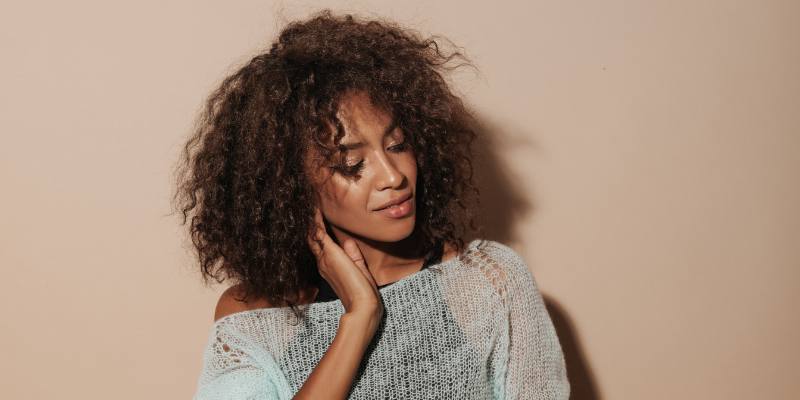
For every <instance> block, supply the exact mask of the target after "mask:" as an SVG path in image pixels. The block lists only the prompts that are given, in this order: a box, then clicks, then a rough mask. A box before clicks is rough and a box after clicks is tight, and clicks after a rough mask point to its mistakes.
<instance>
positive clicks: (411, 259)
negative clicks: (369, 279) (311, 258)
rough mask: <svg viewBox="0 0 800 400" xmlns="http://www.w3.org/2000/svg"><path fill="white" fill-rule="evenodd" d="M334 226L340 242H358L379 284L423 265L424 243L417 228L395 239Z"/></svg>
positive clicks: (399, 277) (393, 279)
mask: <svg viewBox="0 0 800 400" xmlns="http://www.w3.org/2000/svg"><path fill="white" fill-rule="evenodd" d="M331 230H332V231H333V233H334V235H335V237H336V241H337V242H338V243H344V240H345V239H352V240H353V241H355V242H356V244H357V245H358V248H359V249H361V254H362V255H363V256H364V261H365V262H366V263H367V269H368V270H369V272H370V273H371V274H372V276H373V278H375V282H376V284H377V285H384V284H386V283H391V282H395V281H397V280H398V279H401V278H402V277H403V276H406V275H408V274H409V273H411V272H413V271H416V270H419V269H420V268H422V264H423V262H424V255H423V254H420V249H421V245H420V239H419V234H418V233H417V230H416V229H415V230H414V232H413V233H412V234H411V235H409V236H408V237H406V238H404V239H402V240H399V241H396V242H381V241H376V240H372V239H369V238H364V237H362V236H358V235H354V234H352V233H350V232H346V231H343V230H341V229H338V228H337V227H333V226H332V227H331Z"/></svg>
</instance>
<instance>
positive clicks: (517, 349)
mask: <svg viewBox="0 0 800 400" xmlns="http://www.w3.org/2000/svg"><path fill="white" fill-rule="evenodd" d="M379 292H380V294H381V298H382V299H383V304H384V318H383V320H382V321H381V325H380V326H379V328H378V330H377V332H376V333H375V336H374V337H373V340H372V342H371V343H370V345H369V347H368V348H367V351H366V353H365V355H364V357H363V359H362V362H361V365H360V367H359V370H358V372H357V373H356V377H355V379H354V381H353V385H352V389H351V391H350V396H349V397H348V398H349V399H403V400H408V399H541V400H556V399H559V400H562V399H563V400H566V399H568V398H569V392H570V385H569V381H568V380H567V371H566V366H565V363H564V355H563V353H562V350H561V346H560V344H559V340H558V336H557V335H556V331H555V329H554V327H553V323H552V321H551V319H550V316H549V314H548V312H547V309H546V308H545V306H544V303H543V301H542V296H541V293H540V292H539V289H538V287H537V284H536V282H535V280H534V278H533V275H532V274H531V272H530V270H529V269H528V267H527V265H526V263H525V262H524V260H523V259H522V257H520V255H519V254H517V253H516V252H515V251H514V250H512V249H511V248H510V247H508V246H506V245H504V244H502V243H499V242H496V241H492V240H480V239H476V240H473V241H471V242H470V243H469V244H468V246H467V248H466V249H465V251H464V252H462V253H461V254H460V255H459V256H457V257H453V258H451V259H449V260H445V261H441V262H439V263H436V264H432V265H430V266H429V267H428V268H426V269H423V270H420V271H418V272H415V273H413V274H411V275H408V276H406V277H404V278H403V279H401V280H399V281H397V282H395V283H393V284H391V285H389V286H386V287H383V288H381V289H379ZM303 307H305V308H306V311H307V318H306V319H305V320H303V321H298V320H297V318H296V317H295V316H294V314H293V313H292V312H291V309H290V308H289V307H274V308H261V309H254V310H248V311H241V312H236V313H233V314H230V315H227V316H225V317H222V318H220V319H219V320H217V321H215V322H214V324H213V326H212V328H211V332H210V334H209V338H208V342H207V346H206V348H205V352H204V355H203V368H202V372H201V374H200V377H199V379H198V383H197V389H196V392H195V395H194V400H210V399H228V400H231V399H242V400H243V399H251V400H256V399H261V400H264V399H291V398H292V396H293V395H294V394H295V393H296V392H297V391H299V390H300V388H301V387H302V385H303V383H304V382H305V381H306V379H307V378H308V376H309V375H310V374H311V372H312V370H313V369H314V367H315V366H316V365H317V364H318V363H319V361H320V359H321V358H322V356H323V355H324V354H325V351H326V350H327V349H328V347H329V346H330V345H331V343H332V342H333V339H334V337H335V335H336V331H337V328H338V326H339V318H340V317H341V316H342V314H343V313H344V307H343V306H342V302H341V301H340V300H338V299H337V300H333V301H326V302H317V303H310V304H307V305H304V306H303Z"/></svg>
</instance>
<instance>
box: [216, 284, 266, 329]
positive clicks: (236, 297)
mask: <svg viewBox="0 0 800 400" xmlns="http://www.w3.org/2000/svg"><path fill="white" fill-rule="evenodd" d="M267 307H272V305H271V304H270V303H269V301H267V300H266V299H251V300H247V301H245V299H244V289H243V288H242V286H241V285H233V286H231V287H229V288H227V289H225V291H224V292H222V295H220V296H219V300H218V301H217V307H216V309H215V310H214V321H217V320H219V319H220V318H223V317H225V316H228V315H231V314H233V313H237V312H240V311H249V310H253V309H256V308H267Z"/></svg>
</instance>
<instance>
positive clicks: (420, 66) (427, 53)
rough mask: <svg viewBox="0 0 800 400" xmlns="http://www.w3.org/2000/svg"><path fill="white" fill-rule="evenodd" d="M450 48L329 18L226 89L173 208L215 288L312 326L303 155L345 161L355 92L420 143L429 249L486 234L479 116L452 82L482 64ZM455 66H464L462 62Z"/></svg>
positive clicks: (208, 111)
mask: <svg viewBox="0 0 800 400" xmlns="http://www.w3.org/2000/svg"><path fill="white" fill-rule="evenodd" d="M437 38H440V37H439V36H433V37H430V38H422V37H420V36H419V34H417V33H415V32H414V31H411V30H408V29H404V28H401V27H400V26H398V25H397V24H396V23H393V22H389V21H385V20H375V19H373V20H363V19H361V18H360V17H355V16H353V15H351V14H347V15H343V16H337V15H334V14H333V13H332V12H331V11H330V10H328V9H325V10H322V11H320V12H317V13H315V14H313V15H312V16H311V17H309V18H308V19H306V20H304V21H295V22H291V23H289V24H288V25H287V26H286V27H285V28H284V29H283V31H282V32H281V33H280V35H279V37H278V39H277V41H275V42H274V43H273V44H272V45H271V47H270V48H269V51H265V52H262V53H261V54H258V55H256V56H255V57H253V58H252V59H251V60H250V61H249V62H247V63H245V65H244V66H242V67H241V68H240V69H238V70H237V71H236V72H235V73H233V74H232V75H230V76H228V77H227V78H225V79H224V80H223V81H222V83H221V85H220V86H219V87H218V88H217V89H216V90H215V91H214V92H213V93H212V94H211V95H210V96H209V98H208V99H207V100H206V101H205V104H204V108H203V109H202V112H201V113H200V116H199V117H198V119H197V121H196V124H195V128H194V132H193V135H192V137H191V138H190V139H189V141H188V142H187V143H186V145H185V147H184V148H183V157H182V158H181V160H180V161H181V162H180V163H179V166H178V167H179V168H178V170H177V171H176V174H177V180H178V186H177V191H176V193H175V196H174V199H173V200H174V202H175V206H176V208H177V210H178V211H179V212H181V213H182V215H183V222H182V224H183V225H185V224H186V222H187V219H188V218H189V215H190V214H192V216H191V225H190V229H189V231H190V235H191V238H192V243H193V244H194V246H195V248H196V250H197V253H198V255H199V261H200V266H201V270H202V276H203V279H204V281H205V283H206V284H208V282H209V278H213V279H215V280H216V281H217V282H218V283H222V282H223V281H224V280H226V279H229V280H233V281H234V282H235V283H237V284H238V285H239V286H240V287H241V288H242V289H243V292H244V296H245V298H251V297H255V298H262V299H267V300H268V301H269V302H270V304H281V303H283V302H284V301H286V302H287V303H288V304H290V306H291V308H292V310H293V311H295V314H296V315H298V316H299V314H298V308H297V304H296V303H295V302H294V301H295V299H296V296H297V294H298V293H299V292H300V290H301V289H303V288H307V287H309V285H311V284H313V283H314V282H319V279H320V275H319V271H318V269H317V266H316V261H315V259H314V256H313V254H312V253H311V250H310V249H309V247H308V242H307V239H306V238H307V235H308V232H310V231H311V229H312V227H313V226H314V225H313V224H314V220H313V217H314V216H313V206H314V205H316V198H315V196H314V195H313V193H314V190H315V188H314V187H313V185H312V182H311V181H310V178H309V176H308V174H307V171H308V170H307V169H306V168H307V166H306V165H305V164H304V157H305V156H306V155H307V154H308V149H310V148H311V146H315V147H314V148H315V149H317V150H319V154H322V155H323V159H326V160H330V159H333V158H334V157H335V156H336V155H337V154H340V149H339V147H338V145H339V140H340V139H341V137H342V136H343V131H342V128H341V123H340V122H339V121H338V120H337V117H336V110H337V105H338V102H339V100H340V99H341V98H342V95H343V94H345V93H346V92H347V91H350V90H354V89H355V90H363V91H364V92H366V93H367V94H368V95H369V96H370V98H371V99H372V101H373V102H374V103H375V104H379V105H381V106H383V107H385V109H386V110H389V111H390V112H391V113H393V116H394V117H395V118H396V119H397V121H398V125H399V126H400V128H401V129H402V130H403V132H406V134H407V135H408V136H407V137H408V140H409V141H410V143H411V146H412V149H413V151H414V153H415V157H416V160H417V165H418V170H419V173H418V178H417V179H418V180H417V187H418V188H419V189H420V190H418V191H417V198H416V204H417V205H418V208H417V214H416V218H417V220H416V225H415V230H417V229H418V232H419V233H420V237H421V238H422V239H421V241H422V243H421V247H422V248H421V253H422V254H431V252H433V251H434V248H435V245H436V244H437V243H443V242H448V243H452V244H454V246H455V247H456V249H457V250H458V251H459V252H461V251H462V250H463V248H464V246H465V244H464V239H463V235H464V234H465V229H466V228H465V223H466V222H467V221H469V226H470V227H471V228H473V229H474V220H473V217H474V215H473V211H472V210H471V208H470V207H469V206H468V205H467V204H468V201H467V200H468V199H471V198H472V197H470V196H471V195H472V194H474V195H475V196H474V198H475V200H478V198H477V195H478V194H479V193H478V189H477V188H476V187H475V185H474V184H473V167H472V163H471V144H472V142H473V140H474V139H475V136H476V131H475V129H474V128H473V127H474V126H475V124H474V122H475V120H474V118H473V116H472V115H471V114H470V112H468V110H467V109H466V107H465V106H464V104H463V102H462V101H461V99H460V98H459V97H458V96H456V95H454V94H453V93H452V91H451V90H450V88H449V87H448V84H447V83H446V81H445V79H444V77H443V76H442V73H443V72H445V71H449V70H452V69H455V68H458V67H460V66H463V65H467V66H472V67H474V65H472V64H471V63H470V62H469V61H468V60H467V58H466V56H465V55H464V54H463V52H460V51H453V52H451V53H449V54H447V53H446V52H444V51H443V50H441V49H440V44H439V43H437V41H436V39H437ZM448 42H449V43H452V42H450V41H448ZM455 59H460V60H462V61H463V62H462V63H460V64H458V65H455V66H451V65H450V62H451V61H452V60H455ZM330 126H334V127H336V129H335V130H336V132H331V129H330V128H329V127H330ZM331 133H333V134H334V135H335V137H334V145H333V146H328V143H329V140H330V138H331ZM468 192H469V193H468ZM478 202H479V201H478Z"/></svg>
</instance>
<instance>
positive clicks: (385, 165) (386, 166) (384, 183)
mask: <svg viewBox="0 0 800 400" xmlns="http://www.w3.org/2000/svg"><path fill="white" fill-rule="evenodd" d="M378 159H379V161H378V163H379V164H380V167H379V171H378V177H377V185H378V190H383V189H386V188H398V187H399V186H400V185H402V184H403V180H404V179H405V175H403V173H402V172H400V170H399V169H397V168H396V167H395V166H394V164H393V163H392V160H390V159H389V158H388V157H386V156H379V157H378Z"/></svg>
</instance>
